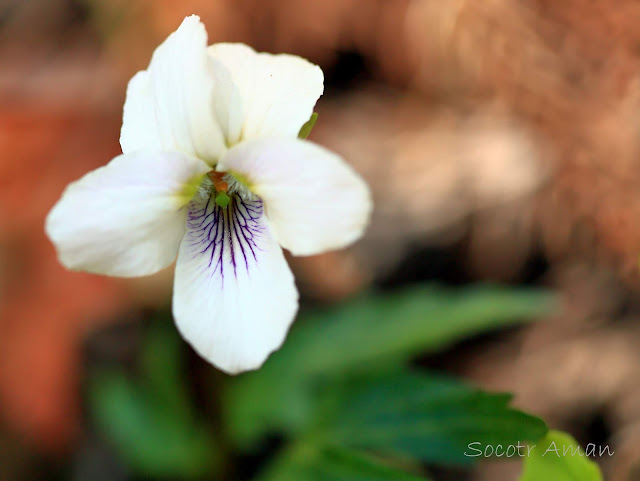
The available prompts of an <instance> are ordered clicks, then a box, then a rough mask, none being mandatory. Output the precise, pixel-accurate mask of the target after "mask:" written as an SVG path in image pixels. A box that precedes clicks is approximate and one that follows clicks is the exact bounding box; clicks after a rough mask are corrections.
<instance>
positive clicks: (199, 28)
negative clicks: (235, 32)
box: [120, 15, 225, 165]
mask: <svg viewBox="0 0 640 481" xmlns="http://www.w3.org/2000/svg"><path fill="white" fill-rule="evenodd" d="M214 83H215V80H214V74H213V70H212V62H211V59H210V58H209V56H208V54H207V32H206V30H205V28H204V25H203V24H202V23H201V22H200V19H199V17H197V16H195V15H192V16H190V17H187V18H185V19H184V21H183V22H182V25H180V27H179V28H178V30H176V31H175V32H173V33H172V34H171V35H169V37H168V38H167V39H166V40H165V41H164V42H163V43H162V44H161V45H160V46H159V47H158V48H157V49H156V50H155V52H154V53H153V56H152V58H151V63H150V64H149V68H148V70H146V71H143V72H139V73H138V74H136V75H135V76H134V77H133V78H132V79H131V81H130V82H129V86H128V88H127V98H126V101H125V105H124V114H123V122H122V130H121V134H120V144H121V146H122V151H123V152H124V153H128V152H134V151H136V150H142V149H146V150H149V149H154V150H177V151H180V152H184V153H186V154H188V155H192V156H197V157H200V158H201V159H204V160H206V161H208V162H209V163H210V164H211V165H213V164H214V163H215V161H216V160H217V159H218V157H219V156H220V155H221V154H222V153H223V152H224V150H225V144H224V137H223V133H222V130H221V128H220V126H219V124H218V121H217V119H216V115H215V106H214V100H213V93H214Z"/></svg>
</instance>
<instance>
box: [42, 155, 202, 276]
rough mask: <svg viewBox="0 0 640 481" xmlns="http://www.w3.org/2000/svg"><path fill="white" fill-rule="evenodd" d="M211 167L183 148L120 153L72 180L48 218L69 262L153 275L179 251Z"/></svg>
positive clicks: (77, 266) (86, 268)
mask: <svg viewBox="0 0 640 481" xmlns="http://www.w3.org/2000/svg"><path fill="white" fill-rule="evenodd" d="M209 169H210V168H209V167H208V166H207V165H206V164H205V163H204V162H202V161H200V160H198V159H196V158H193V157H188V156H185V155H183V154H179V153H175V152H155V153H151V154H150V153H140V152H139V153H133V154H125V155H120V156H118V157H116V158H115V159H113V160H112V161H111V162H110V163H109V164H107V165H106V166H104V167H100V168H99V169H96V170H94V171H93V172H89V173H88V174H87V175H85V176H84V177H82V178H81V179H79V180H77V181H76V182H73V183H71V184H70V185H69V186H68V187H67V188H66V190H65V191H64V193H63V194H62V197H61V199H60V200H59V201H58V203H57V204H56V205H55V206H54V207H53V209H52V210H51V212H50V213H49V215H48V217H47V220H46V226H45V229H46V232H47V235H48V236H49V238H50V239H51V241H52V242H53V244H54V245H55V247H56V250H57V252H58V257H59V258H60V262H61V263H62V264H64V265H65V266H66V267H68V268H69V269H73V270H84V271H89V272H94V273H97V274H107V275H111V276H121V277H135V276H143V275H148V274H153V273H154V272H157V271H159V270H161V269H163V268H165V267H167V266H168V265H169V264H171V262H173V260H174V259H175V258H176V254H177V252H178V247H179V245H180V241H181V240H182V237H183V236H184V233H185V218H186V204H187V203H188V202H189V200H190V198H191V197H192V195H189V193H191V194H193V192H194V191H195V190H196V187H195V186H196V184H197V183H199V181H200V178H201V176H203V175H204V174H205V173H206V172H207V171H208V170H209Z"/></svg>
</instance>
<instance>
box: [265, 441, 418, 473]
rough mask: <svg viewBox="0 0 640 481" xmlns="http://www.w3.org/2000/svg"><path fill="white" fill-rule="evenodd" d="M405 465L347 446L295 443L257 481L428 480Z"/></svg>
mask: <svg viewBox="0 0 640 481" xmlns="http://www.w3.org/2000/svg"><path fill="white" fill-rule="evenodd" d="M403 468H404V467H400V466H397V465H391V464H389V463H388V462H387V463H385V462H383V461H382V460H380V459H379V458H376V457H373V456H371V455H367V454H364V453H360V452H357V451H352V450H349V449H345V448H338V447H335V446H331V447H325V448H320V447H318V446H312V445H311V446H309V445H296V446H294V447H293V448H291V449H289V450H288V451H287V452H286V453H283V454H282V455H281V456H280V457H279V458H278V460H277V462H276V463H274V465H273V466H271V467H270V469H268V470H267V471H266V472H265V473H264V474H263V475H262V476H260V477H259V478H258V480H257V481H328V480H331V481H427V478H425V477H422V476H420V475H418V474H411V473H409V472H407V471H405V470H404V469H403ZM414 469H415V468H414Z"/></svg>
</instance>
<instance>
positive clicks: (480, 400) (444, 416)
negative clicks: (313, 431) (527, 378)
mask: <svg viewBox="0 0 640 481" xmlns="http://www.w3.org/2000/svg"><path fill="white" fill-rule="evenodd" d="M510 401H511V395H510V394H504V393H497V394H495V393H488V392H484V391H480V390H478V389H474V388H471V387H469V386H467V385H465V384H463V383H461V382H459V381H456V380H453V379H450V378H446V377H442V376H426V375H420V374H411V373H394V374H392V375H390V376H387V377H386V379H381V380H379V381H378V382H376V383H375V384H371V383H369V382H366V383H364V385H361V386H358V385H354V383H353V382H351V383H350V387H349V388H348V390H347V392H346V393H344V394H343V395H342V406H343V408H342V410H341V411H340V413H339V414H338V416H337V417H336V418H335V420H334V421H331V422H330V423H331V425H332V427H331V428H329V429H328V430H327V431H326V432H325V433H324V435H325V436H326V437H327V439H328V440H330V442H333V443H340V444H342V445H345V446H350V447H353V448H361V449H373V450H376V451H377V452H387V453H391V454H399V455H403V456H409V457H413V458H418V459H420V460H422V461H424V462H430V463H436V464H445V465H468V464H471V463H472V462H474V461H475V460H477V459H478V458H476V457H473V456H471V455H473V454H474V453H475V451H472V450H470V448H469V445H470V444H471V443H479V444H480V445H481V446H486V445H491V446H497V445H498V444H501V445H502V446H508V445H514V446H515V445H517V444H520V445H521V446H522V447H523V448H524V442H525V441H536V440H538V439H540V438H541V437H543V436H544V435H545V433H546V432H547V427H546V425H545V423H544V422H543V421H542V420H541V419H539V418H537V417H534V416H531V415H529V414H525V413H523V412H521V411H518V410H517V409H514V408H512V407H510V406H509V402H510ZM327 424H328V423H327V421H326V420H325V421H324V425H325V426H326V425H327ZM475 445H476V446H477V444H475Z"/></svg>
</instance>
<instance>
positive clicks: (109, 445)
mask: <svg viewBox="0 0 640 481" xmlns="http://www.w3.org/2000/svg"><path fill="white" fill-rule="evenodd" d="M191 13H196V14H198V15H200V16H201V18H202V20H203V22H204V23H205V25H206V27H207V30H208V32H209V42H210V43H215V42H219V41H241V42H245V43H247V44H249V45H251V46H253V47H254V48H256V49H258V50H263V51H270V52H289V53H295V54H298V55H301V56H304V57H306V58H308V59H310V60H311V61H312V62H315V63H317V64H319V65H320V66H321V67H322V69H323V70H324V72H325V78H326V80H325V85H326V88H325V94H324V96H323V97H322V98H321V99H320V101H319V103H318V105H317V111H318V113H319V121H318V123H317V125H316V127H315V129H314V131H313V133H312V134H311V137H310V140H313V141H315V142H318V143H320V144H322V145H325V146H328V147H329V148H331V149H333V150H335V151H337V152H339V153H340V154H342V155H343V156H344V157H345V158H346V159H347V160H348V162H350V163H351V164H352V165H353V166H354V168H355V169H356V170H357V171H358V172H360V173H361V174H362V175H363V176H364V177H365V178H366V180H367V181H368V182H369V184H370V186H371V189H372V191H373V195H374V200H375V206H376V208H375V212H374V216H373V220H372V224H371V227H370V228H369V230H368V232H367V234H366V235H365V237H364V238H363V239H362V240H361V241H360V242H359V243H358V244H356V245H355V246H353V247H352V248H350V249H348V250H346V251H341V252H332V253H328V254H325V255H321V256H316V257H310V258H289V261H290V264H291V266H292V268H293V270H294V272H295V274H296V278H297V282H298V285H299V288H300V290H301V293H302V306H303V313H304V311H305V309H307V310H314V309H316V310H317V309H339V307H338V306H341V305H342V304H343V303H344V302H349V300H350V299H352V298H353V297H354V296H356V297H357V296H358V295H360V293H362V292H371V291H372V290H374V292H379V293H384V295H385V296H386V295H387V293H389V292H398V290H401V289H405V288H411V287H412V286H414V285H417V284H422V283H425V282H436V283H439V284H442V285H445V286H448V287H447V288H448V289H450V290H453V291H454V292H458V290H464V289H466V286H467V285H469V284H475V283H477V282H492V283H496V284H500V285H503V286H510V287H512V288H514V289H522V288H534V287H544V288H546V289H550V290H552V291H554V292H556V293H557V295H558V298H559V299H560V300H561V303H560V308H559V309H556V310H555V311H554V312H553V315H550V316H547V317H548V319H547V321H546V322H538V323H534V324H529V325H527V326H524V327H523V326H519V327H516V326H513V325H512V326H511V327H503V328H501V329H500V330H498V331H495V330H494V331H493V332H492V333H491V334H483V335H481V336H477V335H476V336H471V334H473V333H470V337H469V338H467V339H466V340H464V341H463V342H455V343H454V342H452V343H450V344H448V345H447V346H444V347H442V348H441V349H439V350H438V352H437V353H427V352H426V350H425V352H424V353H420V352H414V353H413V355H414V356H417V358H418V359H419V361H417V362H418V364H419V365H423V366H428V367H431V368H435V369H438V370H439V371H445V372H448V373H451V374H453V375H457V376H459V377H464V378H466V379H467V380H469V381H470V382H472V383H473V384H475V385H477V386H481V387H483V388H486V389H493V390H499V391H511V392H514V393H515V395H516V397H515V399H516V404H517V405H518V406H519V407H520V408H523V409H526V410H529V411H532V412H534V413H535V414H537V415H539V416H541V417H542V418H543V419H545V420H546V421H547V422H548V423H549V424H550V425H553V426H556V427H560V428H562V429H566V430H568V431H570V432H571V433H573V434H574V435H575V436H576V437H577V438H578V439H579V440H580V441H582V442H583V443H586V442H594V443H599V444H606V443H608V444H609V445H611V447H612V449H614V450H615V451H616V455H615V456H614V457H611V458H607V459H603V460H602V463H601V466H602V468H603V470H604V471H605V473H606V479H611V480H614V481H616V480H620V481H623V480H638V479H640V464H639V463H640V382H639V381H640V349H638V346H639V345H640V323H638V319H639V317H640V302H639V298H638V296H637V292H638V288H639V287H640V278H639V276H638V256H639V254H640V223H639V222H638V220H639V219H640V195H638V191H639V188H640V29H638V25H640V3H639V2H637V1H634V0H617V1H616V2H615V3H614V2H610V1H606V0H564V1H562V2H558V1H555V0H524V1H518V2H515V1H508V0H486V1H482V2H476V1H472V0H393V1H390V0H323V1H321V2H302V1H294V0H186V1H183V2H174V1H170V0H126V1H125V0H109V1H107V0H1V1H0V66H1V68H0V353H1V355H0V479H2V480H36V479H37V480H48V479H77V480H85V479H90V480H100V479H109V480H128V479H156V478H162V476H160V475H158V473H153V472H149V471H148V470H147V471H145V469H144V468H139V466H140V464H139V463H138V464H137V465H136V462H135V461H131V459H129V458H127V456H126V455H124V456H123V455H122V450H123V449H125V450H126V449H133V450H135V449H139V447H138V448H136V447H135V446H136V445H135V443H133V444H132V445H130V446H129V445H127V444H126V443H127V439H129V441H131V439H134V438H135V436H134V437H133V438H126V433H125V435H123V436H124V438H126V439H125V440H124V441H122V439H123V438H122V437H121V438H118V436H117V435H116V436H114V435H113V433H109V429H108V428H106V429H105V425H106V426H109V424H110V423H111V421H110V419H111V418H109V412H110V411H109V410H110V409H111V408H110V407H109V406H111V405H109V402H108V401H105V402H106V404H107V406H106V407H105V406H103V405H102V404H101V401H100V400H101V399H102V400H104V399H107V400H108V399H112V397H113V396H115V400H114V401H113V403H114V405H126V401H122V400H121V401H118V400H117V399H119V398H117V393H118V392H119V391H118V390H117V389H118V388H117V386H119V384H118V382H119V381H117V380H116V381H114V380H113V379H111V381H109V380H108V379H107V380H104V379H103V378H101V377H100V374H99V373H98V371H99V370H100V368H102V367H104V366H112V367H114V366H115V367H117V368H119V369H123V370H125V371H126V372H127V373H129V374H131V373H133V374H131V375H132V376H133V379H136V378H135V376H136V375H139V372H140V371H139V365H138V363H139V360H140V356H142V357H143V358H144V356H145V354H144V353H145V352H151V353H153V352H155V351H153V349H158V351H157V352H160V353H164V354H161V355H160V356H161V357H162V356H164V355H165V354H166V356H169V357H167V358H166V359H168V360H171V359H174V358H173V357H171V356H174V355H175V356H178V357H179V358H180V359H182V361H181V362H183V364H182V368H181V370H180V373H181V374H180V375H179V376H177V379H181V381H180V382H181V383H183V384H184V386H182V387H181V388H180V389H182V388H184V389H186V391H187V393H186V394H185V395H186V396H187V398H188V399H189V400H190V401H189V402H188V403H187V404H189V406H190V407H189V409H194V410H195V411H197V412H198V413H199V415H200V416H201V417H202V419H203V421H202V423H203V425H207V426H210V427H211V429H212V431H215V426H217V423H218V422H219V420H218V419H217V417H219V416H220V412H221V410H220V409H219V407H220V404H222V405H224V403H225V402H226V401H225V399H224V396H222V395H220V394H219V393H220V392H222V390H223V389H224V387H221V386H225V385H226V384H225V383H227V380H226V376H224V375H222V374H220V373H217V372H213V371H214V370H213V368H211V367H210V366H208V365H206V364H205V363H204V362H203V361H201V360H200V359H199V358H197V356H195V355H194V354H193V353H192V352H191V351H190V349H189V348H188V346H187V345H186V343H182V342H177V343H175V342H174V341H175V340H177V338H176V336H177V335H176V334H175V332H174V331H173V330H172V329H170V326H171V321H170V315H169V314H168V312H169V303H170V293H171V288H172V286H171V281H172V272H163V273H160V274H159V275H157V276H153V277H150V278H143V279H136V280H127V281H123V280H114V279H108V278H102V277H97V276H92V275H88V274H82V273H71V272H67V271H65V270H64V269H63V268H62V267H61V266H60V265H59V264H58V262H57V260H56V258H55V254H54V250H53V247H52V245H51V244H50V243H49V241H48V240H47V239H46V237H45V235H44V232H43V223H44V217H45V215H46V213H47V212H48V210H49V209H50V208H51V206H52V205H53V204H54V203H55V201H56V200H57V199H58V198H59V196H60V194H61V192H62V190H63V188H64V187H65V186H66V184H68V183H69V182H70V181H72V180H75V179H76V178H78V177H79V176H81V175H83V174H84V173H86V172H87V171H89V170H91V169H94V168H96V167H97V166H99V165H102V164H104V163H106V162H107V161H108V160H110V159H111V158H112V157H114V156H115V155H117V154H118V153H119V151H120V148H119V144H118V138H119V129H120V125H121V118H122V117H121V115H122V105H123V102H124V96H125V88H126V83H127V81H128V79H129V78H130V77H131V76H132V75H133V74H134V73H135V72H136V71H138V70H141V69H144V68H146V66H147V64H148V62H149V59H150V56H151V53H152V52H153V49H154V48H155V47H156V46H157V45H158V44H159V43H160V42H161V41H162V40H163V39H164V38H166V36H167V35H168V34H169V33H170V32H172V31H174V30H175V29H176V28H177V27H178V25H179V24H180V22H181V21H182V19H183V17H184V16H186V15H189V14H191ZM447 292H449V291H447ZM430 295H432V296H433V294H430ZM380 296H383V294H380ZM436 297H437V295H436ZM445 298H446V296H445ZM385 299H386V298H385ZM446 299H448V298H446ZM447 302H448V301H447ZM314 312H315V311H314ZM301 317H304V315H303V316H301ZM316 317H317V316H316ZM524 317H527V316H524ZM533 317H535V316H533ZM543 317H544V316H543ZM305 320H306V319H300V321H299V323H304V322H305ZM320 322H322V321H320ZM159 326H160V327H159ZM161 326H164V327H166V328H167V329H166V330H163V329H164V327H161ZM363 332H364V331H363ZM154 336H156V337H158V338H160V339H161V340H160V341H158V342H160V347H157V346H156V347H153V346H155V345H154V344H153V342H156V341H155V339H156V337H154ZM163 336H164V337H167V336H168V337H169V338H171V339H173V340H166V339H164V337H163ZM174 338H175V339H174ZM163 339H164V340H163ZM165 341H166V343H165V344H162V343H163V342H165ZM362 342H363V343H366V342H367V341H366V336H365V337H364V338H363V340H362ZM150 343H151V344H150ZM167 343H168V344H167ZM149 346H151V347H149ZM163 346H164V347H163ZM149 349H151V351H149ZM176 350H177V351H179V352H178V353H176V352H174V351H176ZM167 353H169V354H167ZM326 355H327V356H331V355H332V353H331V352H327V354H326ZM163 359H164V358H163ZM157 369H161V368H157ZM127 370H128V371H127ZM100 372H102V373H103V374H104V372H103V371H100ZM136 373H138V374H136ZM123 376H124V374H123ZM149 376H151V377H153V376H152V375H151V374H149ZM96 379H99V380H100V381H99V382H98V381H96ZM109 382H111V385H115V386H116V387H115V388H114V390H113V391H109V392H103V391H101V387H100V386H102V387H104V386H106V385H110V384H109ZM176 382H178V381H176ZM114 383H115V384H114ZM134 384H135V383H134ZM96 385H97V386H98V387H96ZM185 386H186V387H185ZM127 389H128V388H127ZM125 391H126V389H125ZM123 392H124V391H123ZM121 394H122V393H121ZM123 395H124V396H125V397H126V395H125V394H123ZM109 396H112V397H109ZM96 399H97V401H96ZM185 402H186V401H185ZM280 402H282V403H285V404H286V402H288V400H286V399H281V400H280ZM118 403H121V404H118ZM103 404H104V403H103ZM101 406H102V407H101ZM292 409H293V408H292ZM222 412H224V411H222ZM129 414H131V413H129ZM101 416H102V417H101ZM114 416H116V418H119V419H122V417H123V416H125V414H123V413H116V414H114ZM141 429H142V428H141ZM142 431H144V430H142ZM143 435H144V433H142V434H141V436H143ZM203 436H205V435H203ZM207 436H208V434H207V435H206V436H205V438H206V440H204V441H203V444H200V445H198V446H199V447H198V448H194V449H201V448H202V449H204V448H206V447H207V446H208V444H207V443H209V440H208V437H207ZM114 437H115V438H118V439H120V441H122V442H120V444H119V441H118V439H116V440H115V441H114ZM187 437H188V438H190V439H191V437H190V436H187ZM135 439H137V438H135ZM141 439H142V438H141ZM215 442H218V441H215ZM123 443H124V444H123ZM275 445H278V440H277V439H276V440H273V439H271V440H270V441H269V442H268V443H267V444H266V447H263V448H262V450H258V451H257V453H258V454H255V453H254V454H252V455H247V456H244V457H241V458H237V457H234V453H233V452H232V453H231V457H230V458H229V456H228V454H229V451H233V448H229V446H227V447H226V448H225V447H224V446H222V447H218V448H216V449H211V450H209V451H207V452H211V453H212V454H210V456H209V457H208V459H213V458H215V457H216V456H218V454H214V451H215V453H222V454H220V456H222V457H225V456H226V459H227V461H226V463H227V464H229V463H230V464H232V465H233V464H234V463H235V465H236V466H235V467H234V466H231V467H229V466H227V467H226V468H225V470H226V471H225V472H226V474H225V475H221V476H220V477H219V479H236V480H241V479H250V477H251V476H252V473H253V472H255V471H256V470H257V469H258V468H259V467H260V466H262V465H263V464H264V460H265V458H268V457H269V455H270V453H271V452H272V451H270V449H271V448H270V447H273V446H275ZM123 446H124V448H123ZM127 446H129V447H127ZM225 449H226V451H225ZM225 452H226V453H227V455H225V454H224V453H225ZM204 457H205V458H207V456H204ZM189 459H191V458H189ZM198 459H200V458H198ZM229 459H231V461H229ZM193 462H194V463H197V462H199V461H197V460H196V461H193ZM212 462H213V461H212ZM185 463H187V464H188V462H187V461H185ZM143 464H144V463H143ZM205 464H206V463H205ZM240 465H242V466H245V465H246V466H249V467H248V468H247V471H243V470H241V469H239V468H238V466H240ZM136 466H138V467H136ZM514 469H516V468H514V467H513V466H511V465H508V464H494V463H482V464H481V465H479V466H477V467H476V468H473V469H470V470H465V471H464V472H462V473H459V472H456V473H454V474H451V473H448V472H445V471H443V472H439V471H436V472H434V473H432V476H433V479H436V480H437V479H443V480H444V479H455V480H456V481H461V480H463V479H469V480H484V479H492V480H495V481H499V480H512V479H515V477H516V476H517V472H518V471H517V469H516V470H515V471H514ZM184 473H185V472H184V471H174V472H173V474H169V475H168V476H169V477H172V478H173V479H186V478H187V477H188V476H187V475H186V474H184ZM203 473H205V474H203ZM206 473H209V474H206ZM229 473H233V474H229ZM514 473H515V474H514ZM194 476H195V477H198V476H200V477H203V478H205V479H209V478H208V477H209V476H211V479H218V478H216V477H215V476H213V475H211V474H210V472H209V471H206V470H205V471H203V472H196V473H195V474H194Z"/></svg>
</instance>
